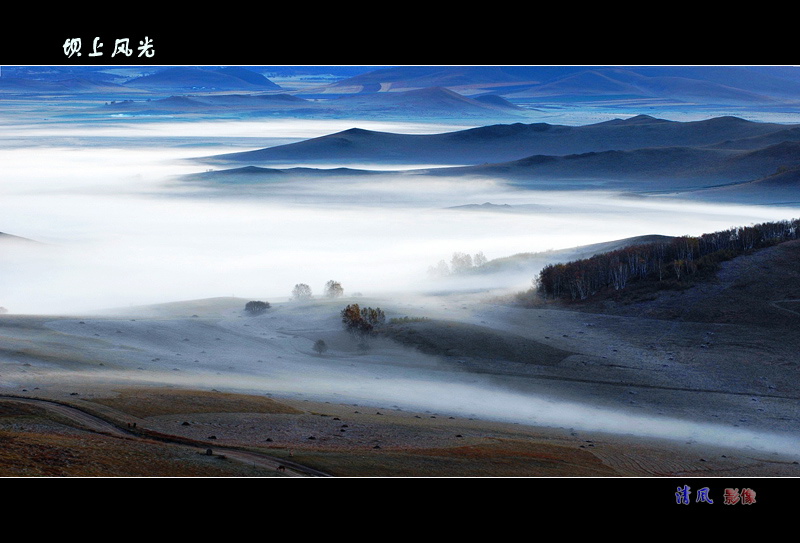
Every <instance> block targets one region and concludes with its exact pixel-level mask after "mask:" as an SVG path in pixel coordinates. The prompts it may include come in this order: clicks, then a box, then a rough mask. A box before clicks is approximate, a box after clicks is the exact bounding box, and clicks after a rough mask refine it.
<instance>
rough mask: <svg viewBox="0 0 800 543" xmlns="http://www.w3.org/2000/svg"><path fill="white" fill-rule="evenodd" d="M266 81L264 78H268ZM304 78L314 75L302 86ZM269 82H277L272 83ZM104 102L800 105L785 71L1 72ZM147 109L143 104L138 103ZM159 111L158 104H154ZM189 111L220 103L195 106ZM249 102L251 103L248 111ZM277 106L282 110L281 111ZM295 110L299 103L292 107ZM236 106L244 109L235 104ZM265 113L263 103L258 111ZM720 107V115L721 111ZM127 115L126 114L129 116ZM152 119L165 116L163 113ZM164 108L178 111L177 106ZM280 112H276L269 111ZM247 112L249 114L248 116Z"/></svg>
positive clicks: (433, 108) (347, 110)
mask: <svg viewBox="0 0 800 543" xmlns="http://www.w3.org/2000/svg"><path fill="white" fill-rule="evenodd" d="M266 74H268V75H269V77H267V75H266ZM303 74H306V75H309V76H313V75H318V76H319V75H321V74H324V77H317V78H316V79H314V78H312V79H313V81H314V83H316V84H309V83H308V82H307V81H306V79H305V78H304V77H303ZM271 78H276V79H280V83H277V82H276V81H273V79H271ZM10 93H13V94H29V93H30V94H36V93H53V94H58V95H62V96H68V95H71V94H80V95H84V96H85V95H91V94H99V95H102V97H103V101H115V100H116V101H119V100H122V99H125V98H131V97H134V98H136V99H137V100H138V99H139V97H142V102H144V101H145V100H146V99H148V98H149V99H150V100H151V101H154V100H158V99H163V98H167V97H169V96H171V95H176V96H180V95H187V94H198V93H202V94H203V95H205V96H210V95H212V94H214V93H239V94H245V93H246V94H253V95H258V94H278V93H282V94H286V95H291V96H294V97H297V98H301V99H303V100H306V101H307V103H306V104H305V105H307V106H309V109H308V111H306V112H305V113H307V114H309V115H316V116H320V115H334V116H338V117H344V116H347V115H354V116H371V117H381V118H392V119H398V118H406V119H414V118H420V119H431V118H434V117H441V118H446V119H458V118H462V119H464V120H469V119H472V118H474V119H481V124H486V123H485V121H488V120H491V119H493V118H494V119H495V120H496V122H508V120H509V119H510V116H513V115H517V116H523V117H524V116H526V115H531V114H532V113H535V112H537V110H538V108H544V109H545V110H547V111H549V112H551V113H558V112H559V111H561V110H562V108H586V107H591V108H596V109H597V111H615V112H620V111H635V112H638V113H641V112H645V111H647V108H658V109H659V110H660V111H665V110H670V109H671V108H676V109H677V110H679V111H684V110H687V109H688V110H704V109H706V110H712V111H713V112H714V113H715V114H717V115H719V114H720V112H725V113H728V112H730V113H733V114H736V113H737V112H746V111H756V110H760V111H768V112H792V111H797V110H798V107H799V106H800V68H797V67H793V66H502V65H498V66H394V67H383V68H380V67H369V66H365V67H358V66H343V67H338V66H322V67H292V66H285V67H280V66H262V67H259V66H246V67H245V66H228V67H220V66H178V67H152V66H142V67H135V66H130V67H124V68H122V67H115V66H109V67H99V66H98V67H92V66H84V67H78V66H63V67H13V66H11V67H6V66H4V67H3V68H2V72H0V97H2V95H3V94H10ZM139 105H140V106H141V107H145V106H146V105H147V104H144V103H143V104H139ZM160 105H166V104H160ZM194 105H195V108H196V109H195V110H194V111H195V112H201V111H203V108H206V110H207V111H209V112H214V109H213V108H214V107H216V106H217V105H218V104H213V103H210V102H200V103H197V104H194ZM250 105H252V104H250ZM284 105H285V104H284ZM298 105H300V104H298ZM243 106H244V104H243ZM269 106H274V107H279V103H268V102H263V103H261V110H260V113H261V114H267V113H269V112H270V111H272V110H270V108H269ZM726 110H727V111H726ZM132 111H133V110H132ZM155 111H158V112H164V111H170V110H164V109H158V110H155ZM172 111H182V112H183V113H186V112H187V110H186V109H182V110H181V109H178V110H172ZM279 111H281V110H280V109H277V110H275V112H279ZM251 113H252V111H251Z"/></svg>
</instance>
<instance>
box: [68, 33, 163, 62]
mask: <svg viewBox="0 0 800 543" xmlns="http://www.w3.org/2000/svg"><path fill="white" fill-rule="evenodd" d="M82 46H83V43H82V41H81V38H68V39H67V40H66V41H65V42H64V45H63V47H64V55H66V56H67V58H72V57H73V56H78V57H79V56H81V47H82ZM103 46H104V43H103V42H102V41H101V39H100V38H94V40H93V41H92V52H91V53H89V56H90V57H101V56H103V51H102V49H103ZM136 49H137V50H138V51H139V54H138V57H146V58H152V57H153V55H155V49H154V48H153V40H151V39H150V38H149V37H147V36H145V37H144V39H143V40H140V41H139V46H138V47H137V48H136ZM132 54H133V50H132V49H131V47H130V39H129V38H117V39H116V40H115V41H114V48H113V49H112V51H111V57H112V58H113V57H116V56H117V55H124V56H126V57H130V56H131V55H132Z"/></svg>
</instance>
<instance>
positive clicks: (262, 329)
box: [0, 295, 800, 477]
mask: <svg viewBox="0 0 800 543" xmlns="http://www.w3.org/2000/svg"><path fill="white" fill-rule="evenodd" d="M354 301H355V302H357V303H361V304H363V305H371V306H374V305H376V304H382V305H381V307H383V308H384V309H385V311H386V313H387V316H389V317H390V318H391V317H402V316H411V317H419V316H425V317H426V319H409V320H410V322H405V323H400V324H390V325H389V326H388V327H387V331H386V332H385V333H384V335H390V336H392V337H393V338H394V339H390V338H387V337H378V338H375V339H373V340H372V341H371V342H370V344H369V345H368V348H367V349H366V350H365V349H363V348H362V347H359V346H358V344H357V342H355V341H353V339H352V338H351V337H350V336H349V335H348V334H346V333H345V332H344V331H343V330H342V329H341V323H340V321H339V316H338V313H339V311H340V309H341V308H342V307H344V305H346V303H352V302H354ZM245 302H246V300H243V299H234V298H222V299H212V300H200V301H197V302H186V303H176V304H164V305H161V306H151V307H146V308H136V309H131V310H126V312H125V313H124V314H123V313H121V312H113V313H108V314H94V315H84V316H82V317H66V316H65V317H49V316H15V315H3V316H2V317H0V321H2V322H0V335H1V336H2V338H0V339H2V346H3V350H2V353H0V393H1V394H2V395H3V396H4V399H0V432H2V435H3V439H4V442H5V443H9V444H12V443H13V444H14V447H7V448H6V449H5V450H4V453H3V454H4V455H5V456H4V458H3V460H2V462H0V469H1V470H2V475H3V476H13V477H16V476H167V477H168V476H205V475H210V476H271V475H280V476H282V475H287V474H288V472H286V471H284V470H281V471H278V470H277V468H275V467H273V466H275V464H274V463H273V464H264V465H256V464H255V463H253V462H251V463H250V464H248V463H247V462H244V463H243V462H238V463H237V462H235V458H236V457H235V455H234V453H233V449H234V448H237V449H246V450H248V451H253V452H259V453H263V454H266V455H268V456H269V457H270V458H271V459H273V461H274V462H277V463H278V464H280V463H281V462H284V463H286V465H288V463H289V462H292V463H296V464H298V465H300V466H307V467H309V468H313V469H315V470H318V472H321V473H324V474H328V475H332V476H340V477H675V476H690V477H698V476H705V477H734V476H735V477H743V476H746V477H751V476H753V477H794V476H797V475H800V465H799V464H798V460H800V455H798V453H797V451H798V450H800V448H798V445H800V435H798V432H797V428H798V418H799V417H800V413H799V412H798V408H797V400H798V398H800V391H798V382H797V379H796V372H797V367H798V366H797V363H798V361H797V360H796V353H797V352H798V350H797V346H798V343H797V337H796V335H792V334H788V333H785V334H783V335H781V336H780V337H777V338H776V337H773V336H770V335H769V334H767V335H765V330H764V329H759V328H758V327H753V326H748V327H741V326H737V325H733V324H713V323H702V322H685V321H680V320H672V321H667V320H663V319H653V318H639V317H632V316H623V315H604V314H597V313H586V312H581V311H575V310H572V309H564V308H554V307H541V308H520V307H508V306H505V305H501V304H498V303H493V302H491V301H487V300H486V299H485V298H483V297H476V295H470V296H463V297H459V296H455V295H453V296H447V297H434V298H427V299H422V298H420V299H414V300H410V299H406V300H405V301H403V302H387V300H377V299H375V300H370V299H354V300H333V301H328V300H324V301H322V300H319V301H315V302H310V303H306V304H298V303H285V304H284V303H277V304H273V307H272V308H271V309H270V310H269V311H268V312H267V313H266V314H264V315H260V316H256V317H251V316H246V315H245V314H244V311H243V308H244V304H245ZM387 303H388V305H387ZM317 339H323V340H324V341H325V342H326V344H327V345H328V347H329V349H328V351H327V352H325V353H323V354H321V355H320V354H317V353H315V352H314V351H313V350H312V345H313V343H314V341H316V340H317ZM8 396H15V397H29V398H41V399H49V400H56V401H58V402H63V403H66V404H69V405H71V406H75V407H79V408H81V409H83V410H85V411H88V412H89V413H92V414H95V415H99V416H101V417H102V418H103V419H105V420H107V421H111V422H113V423H115V424H117V426H119V427H120V428H121V429H122V430H130V428H131V425H133V424H134V423H135V428H136V430H137V432H138V434H137V435H136V436H134V437H135V438H136V439H135V440H132V439H131V437H125V438H123V437H118V436H114V435H111V434H109V433H108V432H101V433H98V432H97V430H96V429H92V428H87V427H86V424H85V423H83V424H79V423H77V422H76V421H75V420H72V419H70V418H65V417H64V415H63V414H62V415H54V414H52V413H51V412H50V411H47V410H43V409H44V408H43V407H42V406H38V407H37V406H26V407H25V409H21V408H20V404H19V403H18V402H17V403H15V402H14V401H13V400H10V399H9V398H8ZM154 436H156V437H157V438H158V439H155V438H154ZM98 440H99V441H101V442H102V445H97V444H98V443H99V442H98ZM165 440H166V441H165ZM179 446H180V447H182V448H181V452H180V454H177V453H175V452H174V451H175V450H176V449H175V448H176V447H179ZM186 446H188V447H189V450H190V451H191V452H187V449H186ZM43 447H44V448H43ZM109 447H111V448H113V450H115V451H118V452H117V453H115V454H114V455H111V458H114V459H116V460H114V461H100V460H99V459H98V458H99V457H105V458H108V457H109V455H108V450H109ZM43 450H47V451H50V452H49V453H48V454H44V455H42V454H39V455H38V456H37V454H32V451H40V452H41V451H43ZM209 450H211V451H212V452H213V454H211V455H208V454H206V453H208V451H209ZM226 450H227V451H228V452H227V453H226V452H224V451H226ZM131 455H133V456H131ZM37 458H38V459H39V461H37V460H36V459H37ZM65 458H66V460H65ZM146 459H159V461H158V462H150V461H149V460H146ZM212 459H215V460H216V462H214V461H212ZM284 467H285V466H284ZM291 471H292V470H289V472H291ZM301 473H302V472H301Z"/></svg>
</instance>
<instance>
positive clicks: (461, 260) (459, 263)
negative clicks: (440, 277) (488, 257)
mask: <svg viewBox="0 0 800 543" xmlns="http://www.w3.org/2000/svg"><path fill="white" fill-rule="evenodd" d="M471 268H472V257H471V256H470V255H468V254H466V253H453V257H452V258H451V259H450V269H452V270H453V273H460V272H464V271H467V270H469V269H471Z"/></svg>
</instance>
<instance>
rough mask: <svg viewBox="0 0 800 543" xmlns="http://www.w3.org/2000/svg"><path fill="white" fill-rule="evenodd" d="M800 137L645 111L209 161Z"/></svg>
mask: <svg viewBox="0 0 800 543" xmlns="http://www.w3.org/2000/svg"><path fill="white" fill-rule="evenodd" d="M784 141H800V125H785V124H778V123H757V122H751V121H745V120H743V119H739V118H735V117H722V118H713V119H708V120H703V121H691V122H679V121H666V120H662V119H656V118H653V117H650V116H646V115H639V116H636V117H632V118H629V119H625V120H613V121H606V122H601V123H596V124H589V125H584V126H564V125H551V124H547V123H534V124H523V123H514V124H498V125H490V126H483V127H479V128H472V129H466V130H458V131H454V132H447V133H439V134H394V133H387V132H376V131H370V130H364V129H358V128H353V129H349V130H345V131H343V132H337V133H335V134H330V135H326V136H321V137H318V138H313V139H309V140H305V141H302V142H297V143H292V144H288V145H281V146H276V147H268V148H264V149H259V150H254V151H245V152H239V153H230V154H224V155H217V156H214V157H208V158H207V159H206V160H208V161H209V162H217V163H237V162H238V163H251V164H257V163H261V164H268V163H271V162H272V163H275V162H327V163H330V162H332V161H333V162H340V163H344V162H350V161H359V162H364V161H366V162H375V161H380V162H394V163H403V164H409V163H410V164H415V163H416V164H423V163H427V164H450V165H452V164H463V165H475V164H481V163H495V162H505V161H510V160H519V159H525V158H527V157H531V156H534V155H551V156H562V155H579V154H585V153H601V152H604V151H631V150H640V149H651V148H653V149H663V148H668V147H684V148H687V147H693V148H701V147H702V148H707V149H713V150H717V151H719V152H720V153H722V152H725V151H741V150H754V149H758V148H763V147H765V146H768V145H770V144H774V143H778V142H784Z"/></svg>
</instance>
